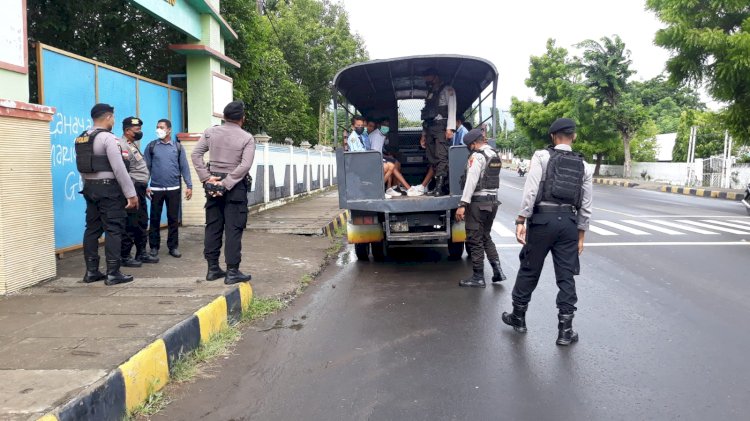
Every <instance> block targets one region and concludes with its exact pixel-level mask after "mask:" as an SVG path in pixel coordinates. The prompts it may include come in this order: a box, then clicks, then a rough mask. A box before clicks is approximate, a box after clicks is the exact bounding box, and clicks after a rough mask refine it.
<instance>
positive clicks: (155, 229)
mask: <svg viewBox="0 0 750 421" xmlns="http://www.w3.org/2000/svg"><path fill="white" fill-rule="evenodd" d="M165 203H166V205H167V227H168V233H167V247H168V248H169V249H170V250H173V249H176V248H177V246H178V245H179V242H180V241H179V238H178V233H177V230H178V227H179V224H180V221H179V219H178V218H179V216H180V204H181V203H182V189H176V190H168V191H152V192H151V230H150V231H149V234H148V243H149V245H150V246H151V248H152V249H157V250H158V249H159V248H160V247H161V232H160V230H159V227H160V226H161V212H162V209H163V208H164V204H165Z"/></svg>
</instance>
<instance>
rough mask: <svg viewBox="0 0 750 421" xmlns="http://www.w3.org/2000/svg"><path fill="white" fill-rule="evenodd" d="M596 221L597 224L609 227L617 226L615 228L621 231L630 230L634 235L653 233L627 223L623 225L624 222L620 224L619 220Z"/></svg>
mask: <svg viewBox="0 0 750 421" xmlns="http://www.w3.org/2000/svg"><path fill="white" fill-rule="evenodd" d="M596 223H597V224H603V225H607V226H609V227H612V228H615V229H618V230H621V231H625V232H629V233H631V234H633V235H651V234H650V233H648V232H646V231H641V230H637V229H635V228H630V227H628V226H625V225H622V224H618V223H617V222H612V221H596Z"/></svg>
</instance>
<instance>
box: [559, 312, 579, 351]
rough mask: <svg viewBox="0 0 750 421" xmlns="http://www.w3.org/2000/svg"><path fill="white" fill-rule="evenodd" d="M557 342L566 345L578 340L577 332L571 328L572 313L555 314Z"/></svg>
mask: <svg viewBox="0 0 750 421" xmlns="http://www.w3.org/2000/svg"><path fill="white" fill-rule="evenodd" d="M557 320H558V322H557V342H556V343H557V344H558V345H562V346H568V345H570V344H571V343H573V342H578V333H577V332H575V331H574V330H573V313H568V314H563V313H560V314H558V315H557Z"/></svg>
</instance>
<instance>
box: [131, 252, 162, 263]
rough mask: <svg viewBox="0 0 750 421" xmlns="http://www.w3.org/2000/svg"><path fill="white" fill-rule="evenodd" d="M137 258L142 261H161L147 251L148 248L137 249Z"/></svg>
mask: <svg viewBox="0 0 750 421" xmlns="http://www.w3.org/2000/svg"><path fill="white" fill-rule="evenodd" d="M135 258H136V259H138V260H140V261H141V263H159V258H158V257H156V256H152V255H150V254H149V253H146V250H141V251H136V253H135Z"/></svg>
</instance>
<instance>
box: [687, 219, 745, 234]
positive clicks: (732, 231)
mask: <svg viewBox="0 0 750 421" xmlns="http://www.w3.org/2000/svg"><path fill="white" fill-rule="evenodd" d="M677 222H682V223H683V224H690V225H695V226H696V227H703V228H708V229H712V230H715V231H722V232H728V233H730V234H749V233H748V232H747V231H738V230H735V229H731V228H725V227H721V226H716V225H711V224H705V223H703V222H696V221H689V220H687V219H678V220H677Z"/></svg>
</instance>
